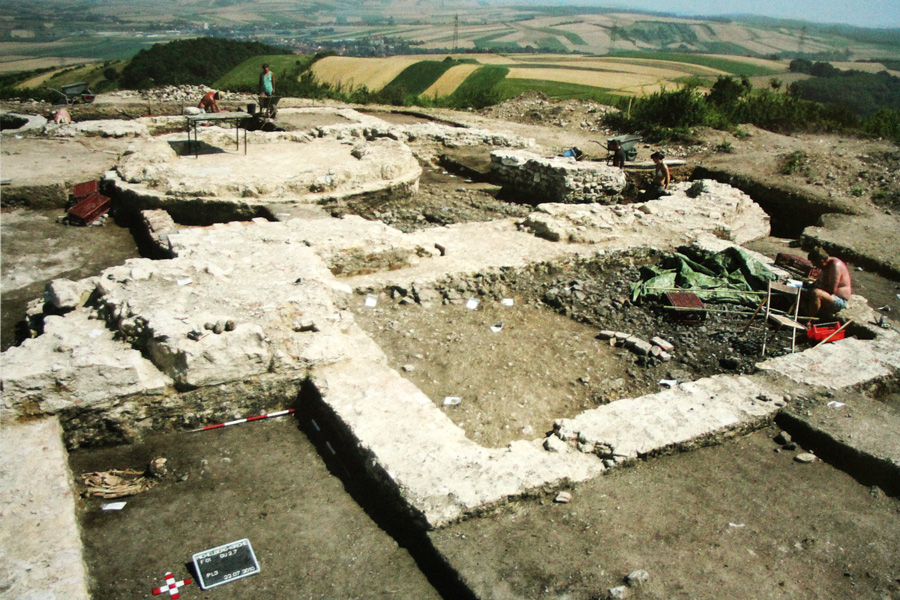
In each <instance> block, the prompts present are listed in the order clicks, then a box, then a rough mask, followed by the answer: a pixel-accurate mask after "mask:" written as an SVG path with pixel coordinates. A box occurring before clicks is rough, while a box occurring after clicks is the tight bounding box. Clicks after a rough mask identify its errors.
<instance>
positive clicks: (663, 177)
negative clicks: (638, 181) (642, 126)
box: [640, 150, 672, 201]
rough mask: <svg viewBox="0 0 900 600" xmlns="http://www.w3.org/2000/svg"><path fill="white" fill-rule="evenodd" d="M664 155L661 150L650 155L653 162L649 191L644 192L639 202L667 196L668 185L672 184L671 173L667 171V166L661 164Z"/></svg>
mask: <svg viewBox="0 0 900 600" xmlns="http://www.w3.org/2000/svg"><path fill="white" fill-rule="evenodd" d="M665 157H666V153H665V152H663V151H662V150H659V151H657V152H654V153H653V154H651V155H650V158H651V159H652V160H653V165H654V166H653V181H652V182H651V183H650V187H649V189H648V190H647V191H646V192H644V194H643V195H642V196H641V198H640V200H642V201H647V200H656V199H657V198H662V197H663V196H667V195H668V194H669V183H671V182H672V173H671V171H669V165H667V164H666V163H664V162H663V159H664V158H665Z"/></svg>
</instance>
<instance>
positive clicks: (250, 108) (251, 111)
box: [247, 102, 256, 115]
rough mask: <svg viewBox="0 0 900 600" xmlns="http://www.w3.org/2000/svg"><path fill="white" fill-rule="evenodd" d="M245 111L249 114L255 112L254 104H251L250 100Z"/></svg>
mask: <svg viewBox="0 0 900 600" xmlns="http://www.w3.org/2000/svg"><path fill="white" fill-rule="evenodd" d="M247 112H248V113H250V114H251V115H255V114H256V105H255V104H253V103H252V102H251V103H250V104H248V105H247Z"/></svg>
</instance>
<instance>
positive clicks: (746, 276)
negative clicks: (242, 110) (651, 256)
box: [631, 246, 775, 307]
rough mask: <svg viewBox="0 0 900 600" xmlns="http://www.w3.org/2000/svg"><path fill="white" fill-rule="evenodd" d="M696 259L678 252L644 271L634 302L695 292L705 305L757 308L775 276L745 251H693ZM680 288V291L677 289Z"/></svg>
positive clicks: (633, 290)
mask: <svg viewBox="0 0 900 600" xmlns="http://www.w3.org/2000/svg"><path fill="white" fill-rule="evenodd" d="M692 254H693V255H694V256H693V258H691V257H688V256H686V255H685V254H682V253H680V252H675V253H673V254H671V255H670V256H667V257H666V258H664V259H663V260H662V262H661V263H660V265H659V266H658V267H642V268H641V281H639V282H637V283H634V284H632V286H631V299H632V301H634V302H637V301H638V300H645V299H656V300H659V299H661V297H662V296H664V295H665V293H666V292H672V291H678V289H680V290H681V291H685V292H693V293H694V294H696V295H697V296H698V297H699V298H700V299H701V300H702V301H703V302H705V303H732V304H744V305H747V306H754V307H755V306H757V305H758V304H759V303H760V300H761V297H760V296H759V294H748V293H746V292H752V291H764V290H765V289H766V287H767V282H768V281H769V280H772V279H775V274H774V273H772V271H770V270H769V268H768V267H766V266H765V265H764V264H762V263H761V262H759V261H758V260H756V259H755V258H753V257H752V256H750V254H749V253H747V252H746V251H745V250H743V249H741V248H738V247H737V246H731V247H729V248H727V249H725V250H723V251H721V252H703V251H697V250H694V251H692ZM676 288H677V289H676Z"/></svg>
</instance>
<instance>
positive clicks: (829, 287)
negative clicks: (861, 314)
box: [807, 248, 853, 317]
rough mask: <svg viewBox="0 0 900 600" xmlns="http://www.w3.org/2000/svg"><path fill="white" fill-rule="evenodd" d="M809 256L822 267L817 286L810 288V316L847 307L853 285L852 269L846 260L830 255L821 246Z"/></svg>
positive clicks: (829, 312)
mask: <svg viewBox="0 0 900 600" xmlns="http://www.w3.org/2000/svg"><path fill="white" fill-rule="evenodd" d="M807 258H809V260H810V262H812V263H813V264H814V265H815V266H816V267H818V268H819V269H820V272H819V277H818V278H817V279H816V283H815V287H814V288H813V289H812V290H810V292H811V293H810V295H809V304H808V310H809V316H811V317H814V316H816V315H817V314H818V313H819V311H823V312H825V313H827V314H834V313H836V312H837V311H839V310H841V309H843V308H845V307H846V306H847V300H849V299H850V295H851V294H852V293H853V286H852V284H851V282H850V270H849V269H848V268H847V265H845V264H844V261H842V260H841V259H839V258H835V257H833V256H828V254H827V253H826V252H825V251H824V250H822V249H821V248H814V249H813V251H812V252H810V253H809V255H808V256H807Z"/></svg>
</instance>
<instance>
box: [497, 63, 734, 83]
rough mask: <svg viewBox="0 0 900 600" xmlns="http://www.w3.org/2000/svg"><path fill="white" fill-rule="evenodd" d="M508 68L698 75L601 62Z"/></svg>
mask: <svg viewBox="0 0 900 600" xmlns="http://www.w3.org/2000/svg"><path fill="white" fill-rule="evenodd" d="M505 66H508V67H510V68H516V69H563V70H570V71H599V72H605V73H629V74H634V75H648V76H653V75H657V76H659V77H666V78H671V79H674V78H677V77H684V76H685V75H697V74H699V73H697V72H696V69H690V70H688V69H680V68H678V66H676V65H673V64H672V63H669V64H668V65H666V66H665V67H662V66H650V65H637V64H634V63H617V62H607V61H602V60H596V61H579V62H578V64H574V63H569V64H566V63H565V62H550V63H534V64H522V63H518V64H514V63H510V64H508V65H505ZM703 74H704V75H726V74H727V73H725V72H724V71H716V70H713V69H709V70H705V71H704V72H703Z"/></svg>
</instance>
